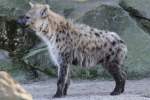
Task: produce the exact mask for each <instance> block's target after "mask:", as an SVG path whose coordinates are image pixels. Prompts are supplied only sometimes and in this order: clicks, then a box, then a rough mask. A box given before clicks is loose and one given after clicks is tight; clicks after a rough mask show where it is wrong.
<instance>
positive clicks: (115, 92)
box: [110, 88, 124, 95]
mask: <svg viewBox="0 0 150 100" xmlns="http://www.w3.org/2000/svg"><path fill="white" fill-rule="evenodd" d="M123 92H124V89H123V88H120V89H114V91H113V92H111V93H110V95H119V94H121V93H123Z"/></svg>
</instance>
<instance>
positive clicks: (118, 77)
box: [18, 3, 127, 97]
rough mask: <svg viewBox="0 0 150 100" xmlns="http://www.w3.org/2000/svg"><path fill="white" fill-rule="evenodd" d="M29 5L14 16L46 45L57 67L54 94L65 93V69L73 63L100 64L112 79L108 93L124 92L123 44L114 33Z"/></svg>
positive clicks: (41, 6) (66, 74)
mask: <svg viewBox="0 0 150 100" xmlns="http://www.w3.org/2000/svg"><path fill="white" fill-rule="evenodd" d="M30 5H31V9H30V10H29V11H28V12H27V13H26V14H25V15H24V16H23V17H21V18H19V19H18V23H19V24H21V25H24V26H26V27H28V28H30V29H32V30H34V31H35V33H36V35H37V36H38V37H39V38H41V39H42V40H43V41H44V42H45V43H46V44H47V45H48V50H49V53H50V56H51V58H52V60H53V62H54V64H55V65H56V66H57V67H58V81H57V91H56V94H55V95H54V97H62V96H65V95H67V89H68V87H69V84H70V78H69V77H70V72H69V68H70V66H71V65H73V64H78V65H80V66H82V67H93V66H95V65H96V64H102V66H103V67H104V68H105V69H107V70H108V72H109V73H110V74H111V75H112V76H113V78H114V80H115V82H116V86H115V88H114V90H113V92H111V95H118V94H120V93H123V92H124V87H125V80H126V74H125V72H124V71H123V70H122V69H121V66H122V64H123V61H124V59H125V57H126V54H127V47H126V45H125V43H124V41H123V40H122V39H121V38H120V37H119V36H118V35H117V34H116V33H114V32H109V31H104V30H98V29H96V28H92V27H89V26H87V25H83V24H73V23H71V22H69V21H67V20H66V19H65V18H64V17H63V16H61V15H59V14H57V13H55V12H53V11H52V10H50V9H49V6H48V5H44V4H31V3H30Z"/></svg>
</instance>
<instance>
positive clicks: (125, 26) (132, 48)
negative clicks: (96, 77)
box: [79, 0, 150, 77]
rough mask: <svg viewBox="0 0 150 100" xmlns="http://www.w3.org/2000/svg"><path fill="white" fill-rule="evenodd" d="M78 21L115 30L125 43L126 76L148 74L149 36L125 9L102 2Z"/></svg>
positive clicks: (149, 64) (149, 63) (149, 57)
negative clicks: (102, 3)
mask: <svg viewBox="0 0 150 100" xmlns="http://www.w3.org/2000/svg"><path fill="white" fill-rule="evenodd" d="M131 1H132V0H131ZM79 21H80V22H83V23H85V24H88V25H90V26H92V27H96V28H98V29H104V30H109V31H114V32H117V33H118V34H119V35H120V36H121V37H122V38H123V39H124V40H125V42H126V43H127V47H128V57H127V60H126V62H125V65H124V66H125V68H126V70H127V72H128V76H134V77H141V76H147V75H148V74H147V73H149V72H150V70H149V66H150V62H149V59H150V53H149V50H150V46H149V43H150V36H149V35H148V34H147V33H145V32H144V31H143V30H142V29H141V28H140V27H138V25H137V24H136V22H135V21H134V20H133V19H132V18H131V17H130V16H129V15H128V13H127V12H126V11H124V10H123V9H122V8H120V7H118V6H114V5H107V4H104V5H100V6H99V7H97V8H95V9H93V10H91V11H89V12H87V13H86V14H85V15H84V16H83V17H81V18H80V19H79Z"/></svg>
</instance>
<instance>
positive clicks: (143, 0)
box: [120, 0, 150, 19]
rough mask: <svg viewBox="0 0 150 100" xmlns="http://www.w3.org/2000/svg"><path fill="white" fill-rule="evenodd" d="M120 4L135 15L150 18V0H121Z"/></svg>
mask: <svg viewBox="0 0 150 100" xmlns="http://www.w3.org/2000/svg"><path fill="white" fill-rule="evenodd" d="M120 5H121V7H123V8H124V9H125V10H127V11H129V12H130V13H131V14H133V15H135V16H139V17H144V18H147V19H150V12H149V9H150V6H149V5H150V0H121V1H120Z"/></svg>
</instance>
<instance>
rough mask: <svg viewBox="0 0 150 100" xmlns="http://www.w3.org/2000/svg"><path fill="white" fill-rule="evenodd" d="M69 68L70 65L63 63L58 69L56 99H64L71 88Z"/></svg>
mask: <svg viewBox="0 0 150 100" xmlns="http://www.w3.org/2000/svg"><path fill="white" fill-rule="evenodd" d="M69 67H70V66H69V64H67V63H63V64H61V66H60V67H59V68H58V81H57V91H56V94H55V95H54V97H62V96H65V95H66V94H67V89H68V86H69V78H68V74H69Z"/></svg>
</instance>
